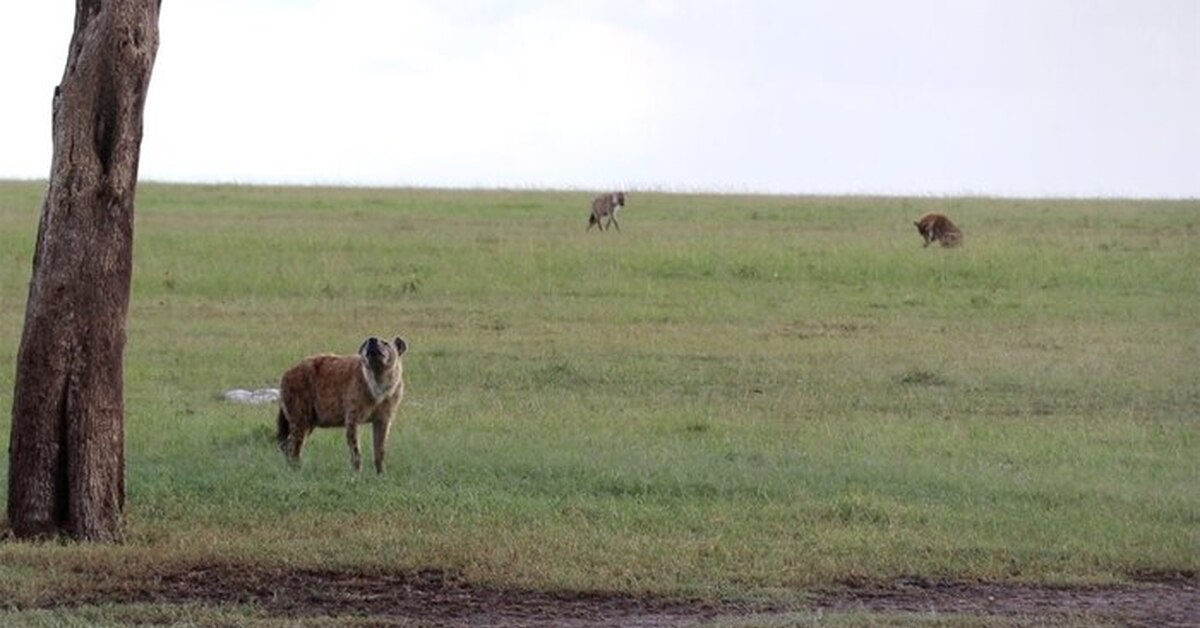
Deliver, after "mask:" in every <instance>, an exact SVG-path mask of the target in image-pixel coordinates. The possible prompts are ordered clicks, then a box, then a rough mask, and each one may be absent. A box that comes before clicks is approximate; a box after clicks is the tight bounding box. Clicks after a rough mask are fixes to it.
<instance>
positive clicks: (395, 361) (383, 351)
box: [358, 336, 408, 373]
mask: <svg viewBox="0 0 1200 628" xmlns="http://www.w3.org/2000/svg"><path fill="white" fill-rule="evenodd" d="M405 351H408V344H407V343H405V342H404V339H403V338H401V337H399V336H396V339H395V340H394V341H392V342H390V343H389V342H387V341H386V340H380V339H378V338H376V337H375V336H371V337H370V338H367V339H366V340H364V341H363V343H362V345H361V346H359V348H358V354H359V355H361V356H362V357H363V359H364V360H366V363H367V367H368V368H370V369H371V371H372V372H374V373H385V372H387V371H392V370H399V367H400V356H402V355H404V352H405Z"/></svg>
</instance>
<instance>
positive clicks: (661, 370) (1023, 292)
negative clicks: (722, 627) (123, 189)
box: [0, 183, 1200, 605]
mask: <svg viewBox="0 0 1200 628" xmlns="http://www.w3.org/2000/svg"><path fill="white" fill-rule="evenodd" d="M43 192H44V186H43V185H42V184H37V183H3V184H0V255H3V264H0V407H3V408H4V412H3V413H0V444H4V443H7V438H8V431H9V421H10V416H9V414H8V413H9V408H10V407H11V397H10V396H9V395H10V394H11V391H12V381H13V373H12V368H13V364H14V363H15V354H16V350H17V345H18V341H19V338H20V330H21V324H22V317H23V313H24V304H25V296H26V290H27V281H28V277H29V271H30V260H31V256H32V248H33V244H34V238H35V231H36V223H37V218H38V211H39V207H40V204H41V198H42V194H43ZM588 199H589V195H587V194H583V193H576V192H541V191H536V192H535V191H486V192H485V191H479V192H474V191H434V190H428V191H426V190H374V189H322V188H256V187H233V186H207V187H204V186H197V187H189V186H174V185H171V186H168V185H155V184H148V185H143V186H142V187H141V189H140V190H139V196H138V217H137V225H136V250H135V257H134V264H135V270H134V287H133V299H132V304H131V309H130V316H129V341H128V347H127V353H126V371H125V383H126V390H125V392H126V412H127V415H126V433H127V463H128V469H127V483H128V496H129V503H128V509H127V525H126V531H127V535H128V541H127V542H126V543H125V544H122V545H119V546H107V547H106V546H100V547H88V546H78V545H73V544H42V545H26V544H13V543H7V544H0V598H2V599H4V600H5V601H6V602H7V603H8V604H16V605H22V604H32V603H37V602H39V601H45V600H46V599H52V598H53V597H54V596H55V595H57V594H58V593H61V592H65V591H86V590H87V589H88V587H90V586H95V584H96V583H97V582H98V581H104V580H105V578H111V579H120V578H122V577H124V576H125V575H128V574H135V573H153V572H155V571H156V570H170V569H177V568H184V567H187V566H189V565H203V564H214V563H221V564H235V565H248V566H290V567H321V568H338V569H341V568H345V569H353V570H364V571H379V572H385V571H395V570H418V569H425V568H438V569H447V570H450V571H452V572H454V573H458V574H461V575H462V577H463V578H465V579H467V580H469V581H472V582H479V583H484V584H496V585H502V586H514V587H530V588H536V589H600V590H615V591H629V592H637V593H647V592H648V593H665V594H670V595H699V596H706V597H715V598H730V597H744V598H772V599H773V598H787V597H789V596H794V595H797V594H798V592H802V591H804V590H805V589H807V588H810V587H815V586H822V585H828V584H830V583H836V582H861V581H878V582H888V581H892V580H895V579H898V578H905V577H921V578H930V579H946V580H956V581H957V580H961V581H971V580H984V581H993V582H1007V581H1015V582H1034V583H1103V582H1121V581H1128V580H1131V579H1136V578H1140V577H1145V576H1147V575H1151V576H1152V575H1156V574H1179V573H1185V574H1186V573H1192V574H1194V573H1195V570H1196V569H1197V568H1198V567H1200V525H1198V524H1200V202H1197V201H1186V202H1184V201H1180V202H1150V201H1095V200H1071V201H1064V200H1021V201H1017V200H1004V199H925V198H914V199H891V198H807V197H762V196H716V195H684V194H657V193H635V194H633V195H632V196H631V197H630V201H629V206H628V208H627V209H626V210H625V212H623V213H622V215H621V220H622V227H623V229H624V231H623V232H622V233H616V232H606V233H603V234H600V233H597V232H596V231H595V230H593V231H592V232H590V233H587V232H585V231H584V228H585V227H586V224H587V223H586V216H587V214H586V211H587V210H586V208H587V207H588V202H589V201H588ZM927 210H941V211H945V212H947V213H949V214H950V215H951V216H952V217H953V218H955V220H956V221H957V222H958V223H959V224H960V226H961V227H962V228H963V230H964V232H965V235H966V241H965V246H964V247H963V248H961V249H954V250H944V249H940V248H933V247H931V248H929V249H923V248H922V247H921V243H920V239H919V237H918V235H917V233H916V230H915V229H914V228H913V226H912V221H913V220H914V219H915V218H916V217H917V216H918V215H920V214H921V213H922V212H924V211H927ZM397 333H398V334H401V335H403V336H404V337H405V338H406V339H407V341H408V343H409V347H410V352H409V354H408V356H407V359H406V362H405V366H406V377H407V382H408V397H407V399H406V401H405V403H404V405H403V406H402V408H401V411H400V414H399V417H398V424H397V426H396V428H395V429H394V430H393V440H392V443H391V447H390V454H389V472H388V474H387V475H385V476H383V477H376V476H375V475H374V474H373V473H367V472H364V474H363V475H362V476H361V477H355V476H353V475H352V474H351V473H350V471H349V464H348V455H347V452H346V448H345V444H344V440H343V436H342V434H341V432H338V431H332V430H327V431H323V432H319V433H317V434H316V435H315V438H314V439H313V442H312V443H311V444H310V446H309V448H308V449H307V451H306V452H305V460H304V464H303V467H302V468H301V469H299V470H293V469H290V468H288V467H287V466H286V465H285V464H284V461H283V459H282V457H281V455H280V453H279V451H278V450H277V449H276V447H275V445H274V442H273V425H274V412H275V410H274V407H263V406H258V407H252V406H240V405H233V404H230V403H228V402H226V401H224V400H223V399H222V398H221V393H222V391H224V390H226V389H230V388H235V387H240V388H254V387H261V386H273V385H276V383H277V381H278V377H279V375H280V374H281V373H282V372H283V370H284V369H285V368H286V367H288V366H289V365H290V364H292V363H293V362H295V361H296V360H298V359H299V358H301V357H303V356H305V355H307V354H311V353H315V352H323V351H335V352H341V353H349V352H353V351H354V349H355V348H356V347H357V346H358V344H359V342H360V341H361V339H362V338H363V337H364V336H366V335H369V334H374V335H383V336H388V335H394V334H397ZM368 431H369V430H368ZM367 436H368V438H367V439H366V443H364V444H368V443H369V434H368V435H367ZM4 449H5V450H6V449H7V448H6V447H5V448H4ZM367 449H369V447H367ZM368 461H369V456H368ZM3 466H4V468H7V461H5V462H4V465H3ZM366 466H367V468H368V469H369V468H370V464H369V462H368V464H367V465H366ZM5 490H6V486H4V485H0V496H2V495H3V494H4V491H5ZM101 573H102V574H107V575H106V576H97V575H96V574H101ZM1192 577H1194V576H1192ZM56 592H57V593H56Z"/></svg>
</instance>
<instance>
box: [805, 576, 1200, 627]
mask: <svg viewBox="0 0 1200 628" xmlns="http://www.w3.org/2000/svg"><path fill="white" fill-rule="evenodd" d="M814 604H815V605H816V606H817V607H818V608H822V609H825V610H829V611H846V612H848V611H870V612H875V613H926V614H928V613H937V614H940V615H946V614H951V615H984V616H989V615H990V616H1006V617H1023V618H1029V619H1038V618H1041V619H1048V618H1052V617H1056V616H1073V617H1086V618H1095V619H1096V620H1098V621H1099V620H1105V621H1111V622H1115V623H1116V624H1118V625H1122V626H1200V588H1197V586H1196V585H1195V583H1194V581H1192V582H1189V581H1187V580H1184V579H1173V580H1164V581H1160V582H1148V583H1145V584H1139V585H1137V586H1082V587H1079V586H1077V587H1052V586H1034V585H1018V584H988V583H946V582H926V581H920V580H916V581H906V582H898V583H895V584H893V585H891V586H888V587H854V586H850V587H845V588H841V589H836V590H829V591H825V592H823V594H822V595H821V596H820V597H819V598H818V599H817V600H815V602H814Z"/></svg>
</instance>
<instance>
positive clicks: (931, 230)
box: [913, 212, 963, 247]
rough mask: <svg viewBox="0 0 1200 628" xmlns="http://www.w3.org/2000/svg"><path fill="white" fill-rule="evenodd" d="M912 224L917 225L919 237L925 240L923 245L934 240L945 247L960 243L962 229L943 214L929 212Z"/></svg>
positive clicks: (927, 244)
mask: <svg viewBox="0 0 1200 628" xmlns="http://www.w3.org/2000/svg"><path fill="white" fill-rule="evenodd" d="M913 224H914V225H916V226H917V232H918V233H920V234H921V239H923V240H925V246H929V245H930V244H932V243H934V242H941V243H942V246H947V247H948V246H958V245H960V244H962V237H963V236H962V231H961V230H959V228H958V227H957V226H955V224H954V223H953V222H951V221H950V219H949V218H947V217H946V215H945V214H939V213H938V212H929V213H927V214H925V215H924V216H921V218H920V219H919V220H917V221H916V222H914V223H913Z"/></svg>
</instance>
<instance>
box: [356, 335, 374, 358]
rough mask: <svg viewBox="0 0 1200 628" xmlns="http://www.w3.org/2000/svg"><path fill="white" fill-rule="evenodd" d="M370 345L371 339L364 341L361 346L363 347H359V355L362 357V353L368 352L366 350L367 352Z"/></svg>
mask: <svg viewBox="0 0 1200 628" xmlns="http://www.w3.org/2000/svg"><path fill="white" fill-rule="evenodd" d="M369 344H371V339H370V338H367V339H366V340H364V341H363V342H362V344H361V345H358V353H359V355H362V353H363V352H364V351H366V350H367V345H369Z"/></svg>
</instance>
